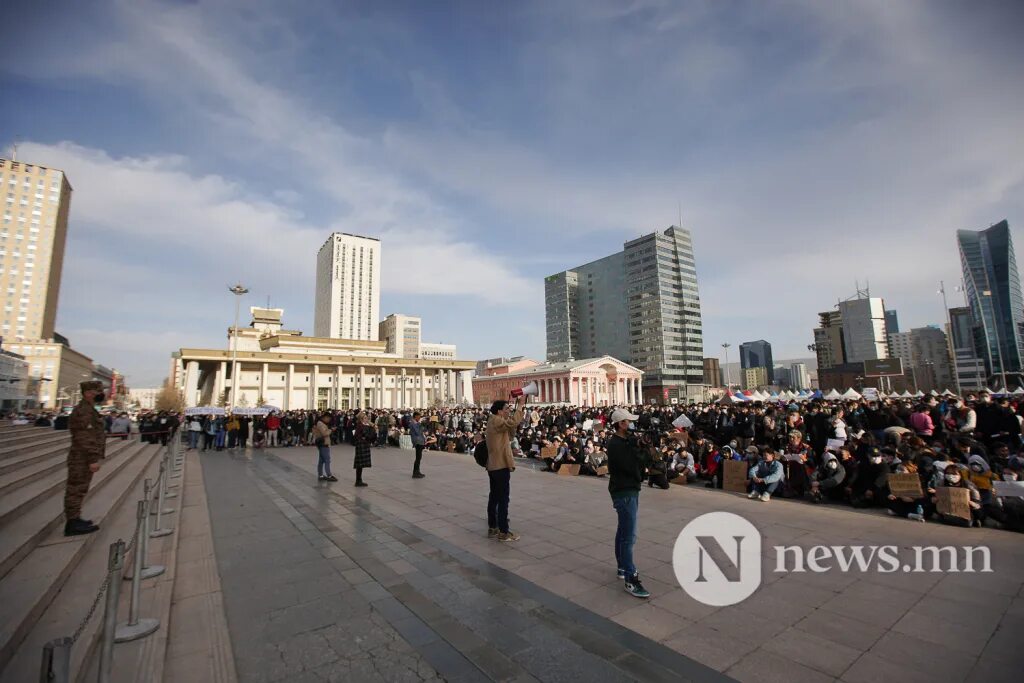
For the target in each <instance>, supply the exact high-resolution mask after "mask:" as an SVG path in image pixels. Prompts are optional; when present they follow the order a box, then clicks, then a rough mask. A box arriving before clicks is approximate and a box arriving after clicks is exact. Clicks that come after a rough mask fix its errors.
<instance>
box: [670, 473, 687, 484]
mask: <svg viewBox="0 0 1024 683" xmlns="http://www.w3.org/2000/svg"><path fill="white" fill-rule="evenodd" d="M668 483H670V484H676V485H678V486H686V477H684V476H682V475H679V476H678V477H676V478H675V479H669V480H668Z"/></svg>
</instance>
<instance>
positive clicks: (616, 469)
mask: <svg viewBox="0 0 1024 683" xmlns="http://www.w3.org/2000/svg"><path fill="white" fill-rule="evenodd" d="M649 460H650V456H649V455H648V454H647V453H646V452H644V451H643V449H641V448H640V446H639V445H638V444H637V442H636V440H635V439H632V438H629V439H624V438H622V437H621V436H619V435H618V434H615V435H613V436H612V438H611V439H609V440H608V492H609V493H611V494H612V498H620V497H623V496H630V495H638V494H639V493H640V484H641V483H643V480H644V469H645V468H646V467H647V463H648V462H649Z"/></svg>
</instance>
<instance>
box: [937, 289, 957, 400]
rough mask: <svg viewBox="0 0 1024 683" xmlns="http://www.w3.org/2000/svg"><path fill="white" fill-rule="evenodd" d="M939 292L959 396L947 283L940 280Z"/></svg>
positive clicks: (948, 349)
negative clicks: (947, 299) (947, 298)
mask: <svg viewBox="0 0 1024 683" xmlns="http://www.w3.org/2000/svg"><path fill="white" fill-rule="evenodd" d="M939 294H941V295H942V310H943V311H945V313H946V330H948V332H947V333H946V334H947V336H946V342H947V343H946V353H948V354H949V359H950V362H951V363H952V366H953V385H954V386H955V387H956V393H957V396H959V395H960V374H959V373H958V372H957V371H956V344H954V343H953V320H952V318H950V317H949V304H948V303H947V302H946V285H945V283H944V282H943V281H942V280H939Z"/></svg>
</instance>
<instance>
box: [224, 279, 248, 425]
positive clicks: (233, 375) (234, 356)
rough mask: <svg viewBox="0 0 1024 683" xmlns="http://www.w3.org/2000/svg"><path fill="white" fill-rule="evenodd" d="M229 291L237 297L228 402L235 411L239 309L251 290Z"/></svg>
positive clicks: (240, 286) (238, 286)
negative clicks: (229, 398)
mask: <svg viewBox="0 0 1024 683" xmlns="http://www.w3.org/2000/svg"><path fill="white" fill-rule="evenodd" d="M228 291H229V292H231V293H232V294H234V295H235V325H234V327H232V328H231V400H230V401H228V408H229V409H230V410H234V408H235V401H236V400H237V399H238V309H239V306H240V305H241V303H242V295H243V294H248V293H249V290H248V289H246V288H245V287H243V286H242V285H241V283H239V284H237V285H235V286H234V287H228Z"/></svg>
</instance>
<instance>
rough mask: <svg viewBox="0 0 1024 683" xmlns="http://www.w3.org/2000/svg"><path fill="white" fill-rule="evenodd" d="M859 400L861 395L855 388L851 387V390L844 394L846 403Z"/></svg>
mask: <svg viewBox="0 0 1024 683" xmlns="http://www.w3.org/2000/svg"><path fill="white" fill-rule="evenodd" d="M859 398H860V394H858V393H857V392H856V391H855V390H854V389H853V387H850V388H849V389H847V390H846V392H845V393H843V400H846V401H856V400H857V399H859Z"/></svg>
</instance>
